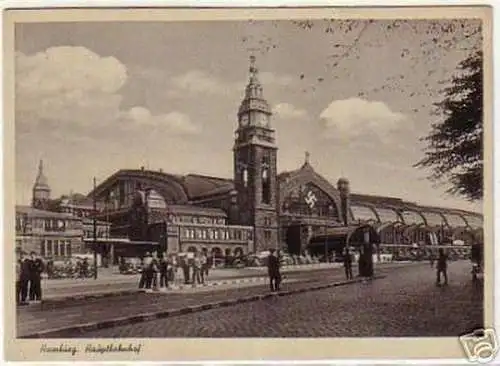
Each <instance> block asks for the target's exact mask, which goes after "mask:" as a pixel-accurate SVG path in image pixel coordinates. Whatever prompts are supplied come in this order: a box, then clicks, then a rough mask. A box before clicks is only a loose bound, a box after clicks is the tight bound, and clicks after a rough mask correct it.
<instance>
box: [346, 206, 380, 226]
mask: <svg viewBox="0 0 500 366" xmlns="http://www.w3.org/2000/svg"><path fill="white" fill-rule="evenodd" d="M351 211H352V214H353V216H354V220H356V221H361V222H378V218H377V215H375V212H373V210H372V209H371V208H370V207H366V206H358V205H351Z"/></svg>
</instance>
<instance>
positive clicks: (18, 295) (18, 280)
mask: <svg viewBox="0 0 500 366" xmlns="http://www.w3.org/2000/svg"><path fill="white" fill-rule="evenodd" d="M20 303H21V258H20V253H16V305H19V304H20Z"/></svg>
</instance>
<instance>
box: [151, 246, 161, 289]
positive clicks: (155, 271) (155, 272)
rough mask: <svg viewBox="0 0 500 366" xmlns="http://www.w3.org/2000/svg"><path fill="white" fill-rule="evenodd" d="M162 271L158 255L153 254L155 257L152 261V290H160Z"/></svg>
mask: <svg viewBox="0 0 500 366" xmlns="http://www.w3.org/2000/svg"><path fill="white" fill-rule="evenodd" d="M159 269H160V263H159V260H158V254H157V253H156V252H155V253H153V257H152V259H151V290H152V291H157V290H158V272H159Z"/></svg>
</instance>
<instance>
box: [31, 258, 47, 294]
mask: <svg viewBox="0 0 500 366" xmlns="http://www.w3.org/2000/svg"><path fill="white" fill-rule="evenodd" d="M43 271H44V265H43V261H42V259H41V258H40V257H38V256H37V254H36V252H31V270H30V289H29V294H30V301H31V302H35V303H37V302H41V301H42V273H43Z"/></svg>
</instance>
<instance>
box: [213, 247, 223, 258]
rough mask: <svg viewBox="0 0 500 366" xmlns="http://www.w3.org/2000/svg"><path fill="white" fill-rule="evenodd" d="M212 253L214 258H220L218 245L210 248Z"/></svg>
mask: <svg viewBox="0 0 500 366" xmlns="http://www.w3.org/2000/svg"><path fill="white" fill-rule="evenodd" d="M212 254H213V256H214V257H216V258H221V257H222V249H221V248H219V247H214V248H212Z"/></svg>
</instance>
